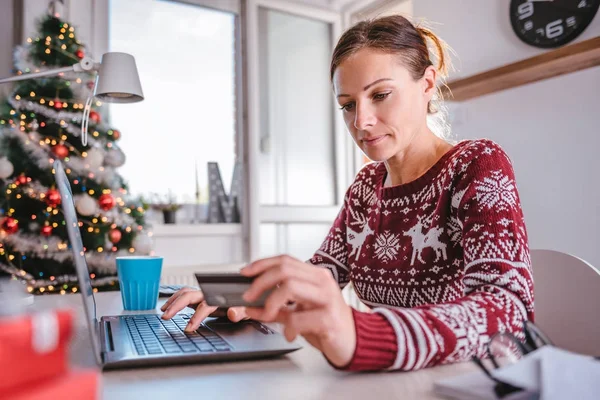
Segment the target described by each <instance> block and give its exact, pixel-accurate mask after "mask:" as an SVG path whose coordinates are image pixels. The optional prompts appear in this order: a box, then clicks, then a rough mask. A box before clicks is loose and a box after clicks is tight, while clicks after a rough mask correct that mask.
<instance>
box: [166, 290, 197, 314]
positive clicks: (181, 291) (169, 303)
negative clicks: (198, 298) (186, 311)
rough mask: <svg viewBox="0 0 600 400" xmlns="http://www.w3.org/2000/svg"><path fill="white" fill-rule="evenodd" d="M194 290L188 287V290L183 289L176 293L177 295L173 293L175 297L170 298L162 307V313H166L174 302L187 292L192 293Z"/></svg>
mask: <svg viewBox="0 0 600 400" xmlns="http://www.w3.org/2000/svg"><path fill="white" fill-rule="evenodd" d="M192 290H194V289H192V288H189V287H186V288H183V289H180V290H178V291H176V292H175V293H173V295H171V297H169V299H168V300H167V301H166V302H165V304H163V305H162V307H161V308H160V310H161V311H165V310H166V309H167V308H169V306H170V305H171V304H173V302H174V301H175V300H177V298H178V297H179V296H181V295H182V294H183V293H185V292H190V291H192Z"/></svg>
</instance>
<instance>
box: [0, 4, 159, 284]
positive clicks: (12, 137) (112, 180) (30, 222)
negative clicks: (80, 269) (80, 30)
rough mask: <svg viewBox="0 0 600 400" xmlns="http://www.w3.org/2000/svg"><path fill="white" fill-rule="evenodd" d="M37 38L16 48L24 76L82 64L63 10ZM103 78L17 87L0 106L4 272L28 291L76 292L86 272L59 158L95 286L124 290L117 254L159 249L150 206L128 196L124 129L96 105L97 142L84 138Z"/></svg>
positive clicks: (68, 76)
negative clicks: (56, 165)
mask: <svg viewBox="0 0 600 400" xmlns="http://www.w3.org/2000/svg"><path fill="white" fill-rule="evenodd" d="M38 33H39V37H38V38H30V39H28V40H27V44H26V45H24V46H19V47H17V49H16V50H15V57H14V63H15V70H16V71H15V72H16V73H18V74H26V73H29V72H37V71H43V70H47V69H54V68H60V67H66V66H71V65H73V64H76V63H77V62H79V61H80V60H81V59H82V58H83V57H84V56H85V55H86V54H85V52H86V49H85V46H84V45H83V44H81V43H80V42H79V41H78V40H77V39H76V36H75V29H74V27H73V26H71V24H69V23H67V22H64V21H62V20H61V19H60V18H59V17H58V15H57V14H54V15H48V16H45V17H43V18H42V19H41V20H40V21H39V22H38ZM94 78H95V77H94V76H93V75H90V74H82V73H65V74H63V75H61V76H58V77H52V78H37V79H29V80H25V81H21V82H19V83H18V84H16V85H15V86H14V87H13V89H12V92H11V94H10V95H9V96H8V98H7V99H6V101H5V104H4V105H3V106H2V107H0V193H3V194H4V196H1V195H0V215H1V217H0V276H1V275H12V276H14V277H16V278H18V279H21V280H24V281H26V282H27V284H28V287H29V291H31V292H35V293H48V292H60V293H62V294H64V293H66V292H75V291H77V287H78V285H77V277H76V273H75V269H74V262H73V258H72V253H71V249H70V247H71V246H70V244H69V241H68V236H67V231H66V227H65V221H64V217H63V214H62V209H61V207H60V203H61V197H60V194H59V192H58V191H57V190H56V188H55V186H54V183H55V181H54V175H53V169H52V163H53V162H54V160H56V159H60V160H61V161H62V163H63V165H64V167H65V170H66V172H67V176H68V177H69V181H70V182H71V190H72V192H73V195H74V196H73V197H74V200H75V205H76V209H77V213H78V220H79V226H80V231H81V236H82V239H83V244H84V247H85V249H86V259H87V263H88V266H89V268H90V277H91V278H92V283H93V285H94V287H95V290H109V289H116V288H117V287H118V281H117V279H116V269H115V258H116V256H121V255H131V254H140V255H143V254H150V253H151V239H150V237H149V235H150V234H149V233H148V232H147V231H146V230H145V222H144V209H143V208H142V207H141V206H140V204H139V202H137V204H136V200H135V199H128V196H127V193H128V190H127V185H126V183H125V182H124V180H123V178H122V177H121V176H119V175H118V174H117V173H116V171H115V170H116V168H117V167H120V166H121V165H123V163H124V162H125V156H124V154H123V152H122V151H121V150H120V149H119V147H118V144H117V143H118V140H119V137H120V136H121V133H120V132H119V131H118V130H116V129H112V128H110V127H109V126H107V125H106V124H105V123H104V122H103V118H102V108H101V104H100V103H99V102H96V101H93V102H92V110H91V111H90V114H89V128H88V129H89V130H88V132H89V134H90V137H89V140H88V142H87V144H86V145H83V144H82V129H81V125H82V118H83V115H84V107H85V103H86V98H88V97H89V98H90V99H91V97H90V96H92V89H93V86H94Z"/></svg>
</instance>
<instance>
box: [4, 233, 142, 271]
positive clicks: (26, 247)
mask: <svg viewBox="0 0 600 400" xmlns="http://www.w3.org/2000/svg"><path fill="white" fill-rule="evenodd" d="M138 234H143V232H139V233H138ZM3 241H4V242H5V243H6V244H7V245H9V246H10V247H11V248H12V249H13V250H14V251H15V252H19V253H21V254H29V255H30V256H31V255H33V256H35V257H37V258H41V259H52V260H55V261H58V262H60V263H63V262H65V261H67V260H73V254H72V250H71V249H69V248H67V246H66V242H65V241H63V240H62V239H59V238H56V237H52V236H50V237H47V238H44V237H40V236H37V235H31V234H22V233H13V234H11V235H6V237H4V239H3ZM44 246H48V247H47V248H46V249H44ZM130 254H131V253H129V252H128V251H127V250H119V251H115V252H107V253H104V254H103V253H86V256H85V258H86V260H87V264H88V267H89V268H90V272H97V273H101V274H107V273H112V272H115V271H116V269H115V268H116V267H115V258H116V257H119V256H126V255H130ZM19 275H20V274H19ZM33 279H35V278H33Z"/></svg>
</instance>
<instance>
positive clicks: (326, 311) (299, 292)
mask: <svg viewBox="0 0 600 400" xmlns="http://www.w3.org/2000/svg"><path fill="white" fill-rule="evenodd" d="M240 272H241V274H242V275H244V276H249V277H256V278H255V279H254V282H253V283H252V285H251V286H250V288H249V289H248V290H247V291H246V293H245V294H244V296H243V297H244V300H246V301H254V300H256V299H258V298H259V297H260V296H261V294H262V293H263V292H264V291H266V290H268V289H273V292H272V293H271V294H270V295H269V297H268V298H267V300H266V303H265V306H264V308H256V307H248V308H247V309H246V314H247V315H248V316H249V317H250V318H253V319H256V320H259V321H264V322H273V321H276V322H280V323H282V324H283V325H284V335H285V337H286V339H287V340H288V341H292V340H294V339H295V338H296V336H297V335H302V336H303V337H304V338H305V339H306V340H307V341H308V342H309V343H310V344H311V345H313V346H314V347H316V348H317V349H319V350H320V351H321V352H322V353H323V354H324V355H325V356H326V357H327V358H328V359H329V361H330V362H331V363H332V364H334V365H336V366H338V367H341V366H344V365H346V364H348V363H349V362H350V361H351V360H352V356H353V355H354V349H355V347H356V331H355V328H354V318H353V316H352V309H351V308H350V306H348V305H347V304H346V303H345V302H344V298H343V297H342V294H341V291H340V288H339V285H338V283H337V282H336V281H335V280H334V279H333V275H332V274H331V272H330V271H329V270H328V269H326V268H322V267H316V266H313V265H310V264H306V263H303V262H302V261H299V260H297V259H295V258H292V257H289V256H279V257H273V258H266V259H263V260H259V261H255V262H253V263H252V264H250V265H248V266H247V267H245V268H243V269H242V270H241V271H240ZM291 303H293V304H294V306H292V307H288V305H289V304H291Z"/></svg>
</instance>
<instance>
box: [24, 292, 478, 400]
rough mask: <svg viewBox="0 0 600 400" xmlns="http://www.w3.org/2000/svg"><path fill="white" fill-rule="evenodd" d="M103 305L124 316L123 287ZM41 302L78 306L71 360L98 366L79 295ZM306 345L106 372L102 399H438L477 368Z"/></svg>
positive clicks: (100, 299) (39, 302) (39, 301)
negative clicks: (329, 356)
mask: <svg viewBox="0 0 600 400" xmlns="http://www.w3.org/2000/svg"><path fill="white" fill-rule="evenodd" d="M96 302H97V307H98V316H102V315H119V314H124V313H125V312H124V311H123V308H122V304H121V298H120V294H119V292H110V293H97V294H96ZM161 303H162V301H161V302H159V306H160V304H161ZM34 307H35V308H36V309H40V310H41V309H51V308H56V307H70V308H72V309H74V310H76V312H77V327H76V333H75V337H74V339H73V341H72V345H71V349H70V354H71V362H72V365H75V366H82V367H93V366H95V365H96V364H95V361H94V358H93V354H92V350H91V345H90V338H89V335H88V331H87V326H86V323H85V317H84V313H83V307H82V303H81V297H80V296H79V295H65V296H58V295H51V296H37V297H36V299H35V303H34ZM302 344H303V346H304V347H303V348H302V349H301V350H298V351H296V352H293V353H291V354H288V355H286V356H283V357H280V358H275V359H269V360H259V361H240V362H227V363H218V364H217V363H213V364H203V365H201V364H198V365H186V366H169V367H161V368H144V369H130V370H116V371H107V372H104V373H103V375H102V380H103V383H102V392H103V398H105V399H111V400H113V399H156V398H163V399H172V400H179V399H211V400H212V399H261V400H265V399H302V400H310V399H344V400H350V399H366V400H369V399H391V398H394V399H400V398H402V399H437V398H439V397H437V396H436V395H435V394H434V393H433V392H432V387H433V382H435V381H436V380H439V379H441V378H444V377H448V376H452V375H457V374H462V373H466V372H470V371H473V370H474V366H473V365H471V364H470V363H462V364H454V365H447V366H441V367H435V368H428V369H424V370H421V371H416V372H382V373H348V372H340V371H336V370H335V369H333V368H332V367H331V366H330V365H329V364H328V363H327V361H325V359H324V358H323V356H322V355H321V353H320V352H318V351H317V350H315V349H314V348H313V347H311V346H310V345H309V344H308V343H306V342H303V343H302Z"/></svg>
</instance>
